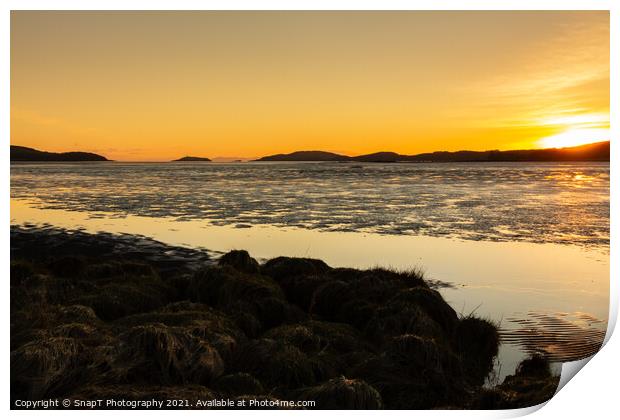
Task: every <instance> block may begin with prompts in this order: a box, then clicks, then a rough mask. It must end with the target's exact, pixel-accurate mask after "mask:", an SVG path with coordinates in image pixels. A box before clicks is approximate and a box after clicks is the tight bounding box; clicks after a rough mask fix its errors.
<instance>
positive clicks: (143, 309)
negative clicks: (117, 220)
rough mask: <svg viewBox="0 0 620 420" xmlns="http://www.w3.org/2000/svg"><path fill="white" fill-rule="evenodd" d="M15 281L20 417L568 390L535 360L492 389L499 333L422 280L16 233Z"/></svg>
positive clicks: (438, 404)
mask: <svg viewBox="0 0 620 420" xmlns="http://www.w3.org/2000/svg"><path fill="white" fill-rule="evenodd" d="M10 281H11V401H12V404H13V407H14V408H22V407H24V405H23V403H22V401H24V400H29V401H32V400H46V399H54V398H59V399H69V400H70V401H73V402H76V403H75V404H71V406H70V408H75V407H78V405H77V404H78V403H77V402H82V404H83V402H84V401H92V400H97V399H104V400H111V401H121V400H122V401H125V404H126V403H127V401H130V402H131V401H133V402H144V401H151V400H153V401H158V402H163V405H162V406H161V407H160V406H155V408H182V409H184V408H209V407H212V408H301V405H302V404H299V402H304V401H312V402H314V406H313V407H304V408H319V409H381V408H384V409H431V408H451V409H454V408H484V409H487V408H488V409H494V408H517V407H526V406H530V405H534V404H538V403H540V402H543V401H546V400H547V399H549V398H550V397H551V396H552V395H553V393H554V392H555V389H556V387H557V381H558V378H557V377H553V376H552V375H551V373H550V372H549V367H548V364H547V363H546V361H545V360H543V359H541V358H540V357H533V358H532V359H529V360H527V361H524V362H523V363H522V364H521V366H520V367H519V369H518V371H517V373H516V374H515V375H514V376H509V377H507V378H506V380H505V381H504V383H502V384H501V385H499V386H497V387H495V388H492V389H489V388H484V387H483V384H484V382H485V379H486V378H487V376H488V375H489V373H490V372H491V371H492V368H493V363H494V359H495V357H496V355H497V352H498V346H499V336H498V330H497V328H496V326H495V325H494V324H493V323H491V322H489V321H487V320H484V319H479V318H476V317H473V316H467V317H460V316H459V315H458V314H457V313H456V312H455V311H454V310H453V309H452V308H451V307H450V306H449V305H448V304H447V303H446V302H445V301H444V299H443V298H442V297H441V295H440V294H439V293H438V292H437V291H436V290H433V288H431V287H429V285H428V284H427V282H425V280H424V279H423V277H422V276H421V275H420V273H417V272H395V271H390V270H384V269H372V270H365V271H362V270H355V269H348V268H331V267H329V266H328V265H327V264H325V263H324V262H322V261H320V260H314V259H308V258H286V257H279V258H275V259H272V260H269V261H267V262H265V263H264V264H262V265H261V264H259V263H258V262H257V261H256V260H254V259H253V258H251V257H250V256H249V255H248V254H247V252H245V251H231V252H229V253H227V254H225V255H224V256H222V257H221V258H219V259H218V260H217V261H214V260H212V259H210V258H209V257H208V255H207V254H206V253H204V252H201V251H199V250H189V249H184V248H175V247H168V246H165V245H163V244H160V243H157V242H155V241H152V240H147V239H145V238H136V237H129V236H126V235H125V236H114V235H109V234H98V235H92V234H86V233H82V232H65V231H60V230H57V229H52V228H48V229H40V228H39V229H34V228H30V229H28V228H20V227H12V228H11V279H10ZM168 401H176V403H175V405H167V404H169V403H168ZM179 401H181V403H179ZM222 401H225V402H226V401H228V402H232V404H230V403H229V404H227V405H226V404H222ZM248 401H251V402H253V403H252V404H250V405H248V404H245V402H248ZM291 401H292V402H295V403H289V402H291ZM79 407H80V408H89V406H88V405H86V406H84V405H82V406H79ZM133 407H135V406H133ZM58 408H62V406H60V407H58ZM91 408H105V407H101V406H99V407H96V406H95V407H91ZM109 408H110V407H109ZM111 408H119V407H111ZM137 408H141V407H140V406H139V405H138V406H137ZM142 408H144V407H142Z"/></svg>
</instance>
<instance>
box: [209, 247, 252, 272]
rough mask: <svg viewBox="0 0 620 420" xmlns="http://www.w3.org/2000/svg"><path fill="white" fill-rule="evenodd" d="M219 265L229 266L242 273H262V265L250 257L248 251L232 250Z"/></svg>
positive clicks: (223, 256)
mask: <svg viewBox="0 0 620 420" xmlns="http://www.w3.org/2000/svg"><path fill="white" fill-rule="evenodd" d="M218 263H219V264H220V265H228V266H230V267H232V268H234V269H235V270H237V271H240V272H242V273H248V274H258V273H259V272H260V265H259V264H258V262H257V261H256V260H255V259H254V258H252V257H250V254H248V251H240V250H232V251H230V252H227V253H226V254H224V255H222V257H221V258H220V260H219V262H218Z"/></svg>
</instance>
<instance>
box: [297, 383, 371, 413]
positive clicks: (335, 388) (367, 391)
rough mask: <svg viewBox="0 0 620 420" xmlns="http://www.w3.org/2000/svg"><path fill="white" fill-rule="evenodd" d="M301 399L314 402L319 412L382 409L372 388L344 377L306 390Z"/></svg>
mask: <svg viewBox="0 0 620 420" xmlns="http://www.w3.org/2000/svg"><path fill="white" fill-rule="evenodd" d="M301 399H302V400H306V401H314V402H315V403H316V406H315V407H312V408H317V409H319V410H378V409H380V408H382V406H383V403H382V401H381V395H380V394H379V392H378V391H377V390H376V389H374V388H373V387H372V386H370V385H368V384H367V383H366V382H364V381H362V380H359V379H347V378H345V377H344V376H340V377H338V378H334V379H331V380H329V381H327V382H325V383H323V384H321V385H317V386H315V387H312V388H308V389H307V390H305V391H304V392H303V393H302V394H301Z"/></svg>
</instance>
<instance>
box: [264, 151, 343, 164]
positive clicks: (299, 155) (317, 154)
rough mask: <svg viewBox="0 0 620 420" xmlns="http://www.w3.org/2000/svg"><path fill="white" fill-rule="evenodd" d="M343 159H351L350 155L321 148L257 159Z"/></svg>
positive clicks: (304, 160) (331, 160)
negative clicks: (323, 150) (321, 149)
mask: <svg viewBox="0 0 620 420" xmlns="http://www.w3.org/2000/svg"><path fill="white" fill-rule="evenodd" d="M341 160H351V158H350V157H349V156H345V155H339V154H336V153H330V152H322V151H319V150H311V151H302V152H293V153H288V154H279V155H271V156H265V157H262V158H260V159H256V161H257V162H272V161H286V162H337V161H341Z"/></svg>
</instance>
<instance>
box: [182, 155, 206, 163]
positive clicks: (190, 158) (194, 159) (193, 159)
mask: <svg viewBox="0 0 620 420" xmlns="http://www.w3.org/2000/svg"><path fill="white" fill-rule="evenodd" d="M173 162H211V159H209V158H206V157H196V156H184V157H182V158H180V159H175V160H173Z"/></svg>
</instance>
